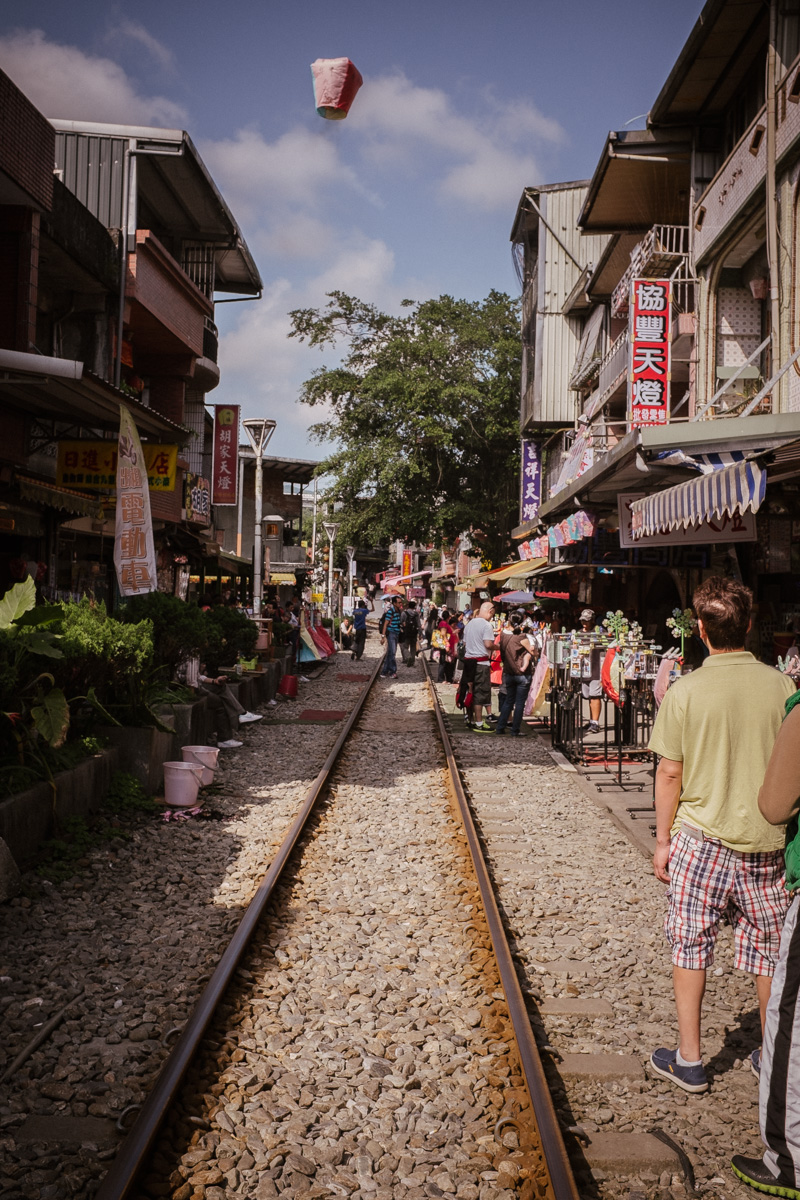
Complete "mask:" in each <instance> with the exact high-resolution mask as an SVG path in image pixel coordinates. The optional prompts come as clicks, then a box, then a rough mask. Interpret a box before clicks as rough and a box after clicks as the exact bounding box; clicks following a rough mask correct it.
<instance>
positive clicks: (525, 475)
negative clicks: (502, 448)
mask: <svg viewBox="0 0 800 1200" xmlns="http://www.w3.org/2000/svg"><path fill="white" fill-rule="evenodd" d="M541 502H542V450H541V445H540V443H539V442H534V441H531V439H530V438H523V439H522V451H521V490H520V510H519V516H520V524H522V523H523V522H525V521H535V520H536V518H537V517H538V515H539V505H540V504H541Z"/></svg>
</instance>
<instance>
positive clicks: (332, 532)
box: [322, 521, 339, 640]
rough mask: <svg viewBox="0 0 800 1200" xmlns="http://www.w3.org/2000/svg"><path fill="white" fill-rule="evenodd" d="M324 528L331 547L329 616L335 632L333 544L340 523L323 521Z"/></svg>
mask: <svg viewBox="0 0 800 1200" xmlns="http://www.w3.org/2000/svg"><path fill="white" fill-rule="evenodd" d="M322 528H323V529H324V530H325V532H326V533H327V535H328V544H329V546H330V551H329V553H328V616H329V617H330V619H331V630H333V543H334V542H335V541H336V534H337V533H338V532H339V522H338V521H323V522H322ZM334 640H335V639H334Z"/></svg>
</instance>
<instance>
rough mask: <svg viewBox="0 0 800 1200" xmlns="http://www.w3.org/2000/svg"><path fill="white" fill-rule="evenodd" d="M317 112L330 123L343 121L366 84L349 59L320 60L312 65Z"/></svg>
mask: <svg viewBox="0 0 800 1200" xmlns="http://www.w3.org/2000/svg"><path fill="white" fill-rule="evenodd" d="M311 74H312V75H313V77H314V100H315V102H316V105H317V112H318V113H319V115H320V116H321V117H325V119H326V120H328V121H343V120H344V119H345V117H346V116H347V114H348V112H349V111H350V105H351V104H352V103H353V101H354V100H355V98H356V92H357V91H358V89H359V88H360V87H361V84H362V83H363V82H364V81H363V79H362V78H361V75H360V73H359V71H358V69H357V68H356V67H355V66H354V65H353V63H351V62H350V59H349V58H318V59H316V60H315V61H314V62H313V63H312V64H311Z"/></svg>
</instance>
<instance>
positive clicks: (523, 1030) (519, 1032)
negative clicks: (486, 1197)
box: [420, 656, 580, 1200]
mask: <svg viewBox="0 0 800 1200" xmlns="http://www.w3.org/2000/svg"><path fill="white" fill-rule="evenodd" d="M420 657H422V663H423V669H424V671H425V678H426V680H427V683H428V689H429V691H430V694H431V699H432V700H433V708H434V713H435V715H436V724H437V725H438V727H439V736H440V737H441V739H442V745H443V747H444V752H445V756H446V758H447V774H448V781H449V785H450V791H451V793H452V796H453V799H454V800H455V802H456V806H457V808H458V812H459V815H460V817H461V821H462V824H463V826H464V833H465V834H466V838H467V844H468V846H469V852H470V857H471V858H472V866H473V869H474V871H475V878H476V880H477V883H478V889H479V891H480V894H481V901H482V903H483V908H484V912H485V913H486V923H487V925H488V927H489V936H490V938H491V942H492V949H493V951H494V956H495V961H496V962H497V969H498V972H499V975H500V983H501V986H502V988H503V992H504V994H505V998H506V1004H507V1005H508V1014H509V1017H510V1018H511V1026H512V1028H513V1030H514V1038H515V1040H516V1043H517V1049H518V1051H519V1058H520V1065H521V1067H522V1076H523V1078H524V1080H525V1088H526V1090H527V1092H528V1096H529V1097H530V1102H531V1107H532V1109H533V1114H534V1117H535V1118H536V1125H537V1128H538V1131H539V1138H540V1139H541V1143H542V1149H543V1151H544V1158H545V1164H546V1166H547V1170H548V1173H549V1175H550V1182H551V1184H552V1191H553V1196H554V1198H555V1200H580V1196H579V1193H578V1189H577V1185H576V1183H575V1177H574V1175H573V1172H572V1167H571V1166H570V1162H569V1158H568V1157H567V1150H566V1146H565V1145H564V1138H563V1136H562V1134H561V1128H560V1126H559V1123H558V1116H557V1115H556V1110H555V1106H554V1104H553V1099H552V1096H551V1094H550V1089H549V1087H548V1086H547V1080H546V1078H545V1074H544V1068H543V1067H542V1060H541V1058H540V1056H539V1050H538V1048H537V1046H536V1041H535V1039H534V1036H533V1030H532V1029H531V1024H530V1020H529V1019H528V1013H527V1010H526V1008H525V1000H524V998H523V995H522V989H521V988H520V986H519V980H518V978H517V972H516V969H515V967H514V961H513V959H512V957H511V948H510V947H509V944H508V939H507V938H506V932H505V929H504V928H503V921H502V918H501V916H500V910H499V909H498V907H497V900H496V898H495V894H494V888H493V887H492V881H491V879H490V877H489V871H488V869H487V866H486V862H485V859H484V857H483V850H482V848H481V844H480V841H479V839H478V832H477V830H476V828H475V822H474V820H473V818H472V812H471V810H470V807H469V802H468V800H467V795H466V792H465V791H464V785H463V783H462V781H461V772H460V771H459V769H458V764H457V763H456V759H455V755H454V753H453V746H452V743H451V741H450V735H449V734H448V732H447V727H446V725H445V723H444V717H443V715H442V707H441V704H440V703H439V696H438V694H437V692H436V688H435V687H434V683H433V680H432V678H431V673H430V668H429V665H428V661H427V659H425V657H424V656H420Z"/></svg>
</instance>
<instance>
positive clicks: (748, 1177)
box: [731, 1154, 800, 1200]
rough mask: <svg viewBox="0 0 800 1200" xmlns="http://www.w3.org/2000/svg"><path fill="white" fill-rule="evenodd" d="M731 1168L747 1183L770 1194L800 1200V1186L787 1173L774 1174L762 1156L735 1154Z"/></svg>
mask: <svg viewBox="0 0 800 1200" xmlns="http://www.w3.org/2000/svg"><path fill="white" fill-rule="evenodd" d="M731 1169H732V1171H733V1173H734V1175H738V1177H739V1179H742V1180H743V1181H744V1182H745V1183H749V1184H750V1187H752V1188H755V1189H756V1191H759V1192H766V1193H767V1195H768V1196H786V1197H788V1200H800V1188H798V1187H797V1185H796V1184H795V1183H793V1182H792V1180H791V1179H787V1178H786V1176H785V1175H773V1174H772V1172H771V1171H770V1170H769V1168H768V1167H767V1166H766V1164H765V1163H764V1160H763V1159H762V1158H745V1157H744V1155H743V1154H734V1156H733V1158H732V1159H731Z"/></svg>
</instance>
